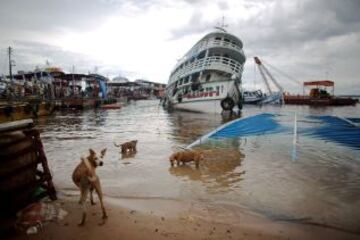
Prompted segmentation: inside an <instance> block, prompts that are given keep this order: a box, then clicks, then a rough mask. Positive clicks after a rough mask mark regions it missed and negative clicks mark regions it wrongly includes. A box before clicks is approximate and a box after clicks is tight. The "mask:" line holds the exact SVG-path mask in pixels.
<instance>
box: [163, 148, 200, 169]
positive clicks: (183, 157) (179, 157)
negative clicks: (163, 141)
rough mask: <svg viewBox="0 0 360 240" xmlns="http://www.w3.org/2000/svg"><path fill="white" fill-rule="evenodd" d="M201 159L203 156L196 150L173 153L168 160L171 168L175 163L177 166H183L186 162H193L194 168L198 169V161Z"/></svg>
mask: <svg viewBox="0 0 360 240" xmlns="http://www.w3.org/2000/svg"><path fill="white" fill-rule="evenodd" d="M202 159H203V154H202V152H201V151H198V150H185V151H180V152H176V153H173V154H172V155H171V156H170V158H169V160H170V164H171V166H174V165H175V163H176V164H177V166H179V165H180V163H182V165H184V164H185V163H186V162H195V166H196V167H199V164H200V161H201V160H202Z"/></svg>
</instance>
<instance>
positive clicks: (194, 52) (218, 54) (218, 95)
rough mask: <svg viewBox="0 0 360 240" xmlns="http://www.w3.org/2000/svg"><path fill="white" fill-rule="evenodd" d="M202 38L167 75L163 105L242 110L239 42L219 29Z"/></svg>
mask: <svg viewBox="0 0 360 240" xmlns="http://www.w3.org/2000/svg"><path fill="white" fill-rule="evenodd" d="M216 29H217V30H216V31H214V32H211V33H209V34H207V35H205V36H204V37H203V38H202V39H200V41H198V42H197V43H196V44H195V45H194V46H193V47H192V48H191V49H190V50H189V51H188V52H187V53H186V54H185V56H184V57H183V58H182V59H181V60H179V62H178V63H177V64H176V66H175V68H174V69H173V71H172V72H171V74H170V77H169V82H168V85H167V87H166V93H165V99H164V101H163V104H164V106H167V107H172V108H175V109H182V110H188V111H195V112H208V113H214V112H216V113H221V112H222V111H224V110H227V111H232V110H236V109H241V108H242V94H241V76H242V72H243V66H244V63H245V60H246V58H245V55H244V52H243V49H242V48H243V43H242V41H241V40H240V39H239V38H237V37H236V36H234V35H232V34H230V33H228V32H226V31H225V29H224V28H222V27H216Z"/></svg>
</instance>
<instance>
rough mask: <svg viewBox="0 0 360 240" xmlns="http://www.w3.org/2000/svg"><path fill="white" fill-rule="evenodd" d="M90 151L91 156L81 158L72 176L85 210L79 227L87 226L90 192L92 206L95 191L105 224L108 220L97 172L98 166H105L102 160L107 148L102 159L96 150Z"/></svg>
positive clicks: (103, 151)
mask: <svg viewBox="0 0 360 240" xmlns="http://www.w3.org/2000/svg"><path fill="white" fill-rule="evenodd" d="M89 151H90V155H89V156H87V157H86V158H81V162H80V163H79V165H77V167H76V168H75V170H74V172H73V174H72V179H73V181H74V183H75V185H76V186H77V187H78V188H79V189H80V201H79V203H80V204H81V205H82V208H83V213H82V219H81V222H80V223H79V225H84V224H85V220H86V208H85V203H86V199H87V196H88V193H89V192H90V201H91V204H92V205H94V204H95V203H94V199H93V194H92V193H93V191H94V189H95V191H96V193H97V195H98V197H99V200H100V206H101V210H102V218H103V223H104V221H105V219H106V218H107V215H106V211H105V207H104V204H103V200H102V198H103V194H102V191H101V186H100V180H99V177H98V176H97V175H96V172H95V170H96V167H97V166H102V165H103V162H102V161H101V160H100V159H102V158H104V155H105V153H106V148H104V149H103V150H101V153H100V159H99V157H98V156H97V154H96V152H95V151H94V150H92V149H89Z"/></svg>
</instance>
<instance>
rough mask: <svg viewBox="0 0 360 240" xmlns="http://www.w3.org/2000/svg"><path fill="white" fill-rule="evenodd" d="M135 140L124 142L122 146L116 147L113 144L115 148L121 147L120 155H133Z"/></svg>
mask: <svg viewBox="0 0 360 240" xmlns="http://www.w3.org/2000/svg"><path fill="white" fill-rule="evenodd" d="M136 144H137V140H132V141H130V142H125V143H123V144H120V145H117V144H116V143H114V145H115V147H121V153H125V154H126V153H129V152H130V153H134V152H136Z"/></svg>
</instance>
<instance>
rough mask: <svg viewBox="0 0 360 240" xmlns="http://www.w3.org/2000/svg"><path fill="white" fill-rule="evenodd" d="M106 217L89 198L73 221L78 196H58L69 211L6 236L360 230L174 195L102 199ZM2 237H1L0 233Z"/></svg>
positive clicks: (276, 234) (255, 235)
mask: <svg viewBox="0 0 360 240" xmlns="http://www.w3.org/2000/svg"><path fill="white" fill-rule="evenodd" d="M105 203H106V208H107V211H108V215H109V218H108V220H107V221H106V223H105V224H104V225H99V223H101V212H100V209H99V206H98V204H97V205H94V206H90V203H88V206H87V212H88V219H87V222H86V224H85V226H83V227H79V226H78V225H77V224H78V222H79V220H80V217H81V208H80V206H79V205H78V203H77V196H60V199H59V200H57V201H56V204H58V205H59V206H61V208H63V209H64V210H66V211H67V212H68V215H67V216H66V217H65V218H64V219H63V220H61V221H60V222H51V223H48V224H46V225H44V226H43V228H42V229H40V231H39V232H38V233H37V234H33V235H26V234H25V233H24V232H19V231H16V232H13V233H10V234H9V235H8V236H5V237H6V239H17V240H20V239H36V240H40V239H52V240H57V239H61V240H63V239H67V240H73V239H74V240H75V239H89V240H91V239H119V240H120V239H134V240H135V239H144V240H147V239H168V240H172V239H174V240H175V239H359V235H356V234H352V233H347V232H343V231H339V230H336V229H331V228H326V227H322V226H314V225H308V224H301V223H295V222H280V221H271V220H270V219H267V218H265V217H263V216H261V215H257V214H254V213H251V212H249V211H247V210H246V209H241V208H239V207H234V206H227V205H214V204H208V203H202V202H201V201H197V202H182V201H178V200H175V199H130V198H128V199H113V198H106V199H105ZM3 239H4V238H3Z"/></svg>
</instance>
